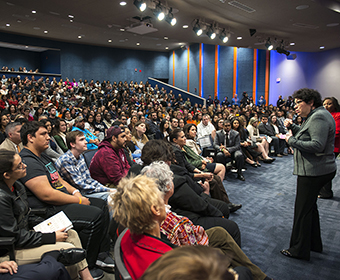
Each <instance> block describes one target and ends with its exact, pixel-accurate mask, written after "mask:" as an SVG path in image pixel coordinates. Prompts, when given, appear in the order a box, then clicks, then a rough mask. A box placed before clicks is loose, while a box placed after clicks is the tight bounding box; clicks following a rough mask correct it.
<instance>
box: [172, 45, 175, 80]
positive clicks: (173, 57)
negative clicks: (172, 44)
mask: <svg viewBox="0 0 340 280" xmlns="http://www.w3.org/2000/svg"><path fill="white" fill-rule="evenodd" d="M172 85H173V86H175V51H172Z"/></svg>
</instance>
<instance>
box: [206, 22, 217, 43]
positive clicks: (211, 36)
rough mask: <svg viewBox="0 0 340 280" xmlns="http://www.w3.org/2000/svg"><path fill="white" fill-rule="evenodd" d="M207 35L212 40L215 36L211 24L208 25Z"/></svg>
mask: <svg viewBox="0 0 340 280" xmlns="http://www.w3.org/2000/svg"><path fill="white" fill-rule="evenodd" d="M207 35H208V37H209V38H210V39H211V40H214V39H215V38H216V32H215V30H214V29H213V25H210V27H209V29H208V31H207Z"/></svg>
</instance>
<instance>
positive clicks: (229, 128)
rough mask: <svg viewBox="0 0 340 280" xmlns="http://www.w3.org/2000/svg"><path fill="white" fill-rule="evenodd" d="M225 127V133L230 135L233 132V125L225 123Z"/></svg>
mask: <svg viewBox="0 0 340 280" xmlns="http://www.w3.org/2000/svg"><path fill="white" fill-rule="evenodd" d="M223 127H224V131H225V132H227V133H228V132H229V131H230V130H231V123H225V124H224V126H223Z"/></svg>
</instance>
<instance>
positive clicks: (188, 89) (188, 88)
mask: <svg viewBox="0 0 340 280" xmlns="http://www.w3.org/2000/svg"><path fill="white" fill-rule="evenodd" d="M187 84H188V85H187V91H190V87H189V84H190V47H189V46H188V82H187Z"/></svg>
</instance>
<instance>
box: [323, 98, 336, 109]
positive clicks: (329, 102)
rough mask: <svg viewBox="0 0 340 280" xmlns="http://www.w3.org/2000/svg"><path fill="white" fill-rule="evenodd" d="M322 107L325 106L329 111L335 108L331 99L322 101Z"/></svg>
mask: <svg viewBox="0 0 340 280" xmlns="http://www.w3.org/2000/svg"><path fill="white" fill-rule="evenodd" d="M323 107H325V109H326V110H327V111H329V112H334V111H335V109H334V105H333V102H332V99H326V100H325V101H324V102H323Z"/></svg>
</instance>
